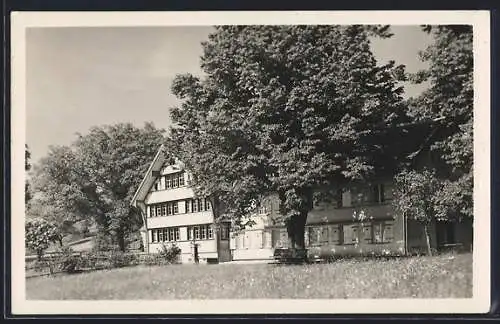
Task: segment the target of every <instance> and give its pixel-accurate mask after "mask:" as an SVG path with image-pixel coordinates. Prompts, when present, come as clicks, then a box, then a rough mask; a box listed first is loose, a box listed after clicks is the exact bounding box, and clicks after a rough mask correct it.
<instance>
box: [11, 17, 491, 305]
mask: <svg viewBox="0 0 500 324" xmlns="http://www.w3.org/2000/svg"><path fill="white" fill-rule="evenodd" d="M11 21H12V27H11V31H12V34H11V39H12V46H11V48H12V56H11V62H12V65H11V66H12V87H11V91H12V111H11V116H12V128H11V143H12V148H11V151H12V160H11V161H12V162H11V163H12V215H11V230H12V233H11V237H12V245H11V255H12V264H11V273H12V284H11V286H12V310H13V313H14V314H16V313H18V314H23V313H28V314H86V313H89V314H94V313H95V314H105V313H113V314H131V313H134V314H140V313H147V314H174V313H175V314H184V313H219V314H222V313H224V314H229V313H240V314H241V313H244V314H250V313H422V312H425V313H440V312H446V313H449V312H452V313H467V312H487V311H488V310H489V303H490V260H489V257H490V253H489V251H490V237H489V236H490V234H489V233H490V227H489V226H490V225H489V224H490V205H489V204H490V201H489V197H490V193H489V190H490V188H489V183H490V176H489V170H490V154H489V147H490V144H489V143H490V142H489V141H490V135H489V134H490V133H489V128H490V122H489V114H490V102H489V98H490V93H489V86H490V85H489V82H490V80H489V74H490V71H489V69H490V67H489V62H490V57H489V51H490V49H489V42H490V36H489V13H488V12H486V11H469V12H467V11H462V12H454V11H444V12H425V11H420V12H412V11H405V12H396V11H392V12H373V13H370V12H362V11H360V12H163V13H162V12H149V13H148V12H140V13H138V12H137V13H133V12H128V13H125V12H123V13H117V12H115V13H109V12H108V13H105V12H102V13H96V12H95V13H91V12H86V13H84V12H80V13H78V12H72V13H71V12H57V13H56V12H52V13H51V12H15V13H13V14H12V16H11ZM23 160H24V161H23ZM23 166H24V168H23Z"/></svg>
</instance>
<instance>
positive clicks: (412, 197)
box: [393, 169, 443, 255]
mask: <svg viewBox="0 0 500 324" xmlns="http://www.w3.org/2000/svg"><path fill="white" fill-rule="evenodd" d="M442 187H443V184H442V183H441V182H440V181H439V180H438V179H437V178H436V174H435V172H434V171H433V170H427V169H424V170H423V171H415V170H410V171H408V170H403V171H402V172H400V173H399V174H397V175H396V176H395V192H394V199H393V205H394V209H395V211H396V212H397V213H399V214H400V215H403V216H404V217H406V218H407V219H414V220H416V221H418V222H420V223H421V224H422V225H424V230H425V236H426V241H427V253H428V254H429V255H432V250H431V243H430V241H431V239H430V233H429V228H428V227H429V225H430V224H431V223H433V222H434V221H435V220H438V219H439V218H438V217H440V216H442V214H440V213H439V212H438V211H439V208H440V206H442V205H440V203H439V201H438V199H437V198H438V197H439V196H438V193H439V192H440V191H441V189H442Z"/></svg>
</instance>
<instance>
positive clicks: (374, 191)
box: [351, 184, 385, 206]
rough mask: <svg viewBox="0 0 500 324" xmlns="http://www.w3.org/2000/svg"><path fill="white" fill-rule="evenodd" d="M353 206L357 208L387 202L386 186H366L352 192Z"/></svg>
mask: <svg viewBox="0 0 500 324" xmlns="http://www.w3.org/2000/svg"><path fill="white" fill-rule="evenodd" d="M351 194H352V196H351V199H352V204H353V205H355V206H362V205H369V204H380V203H382V202H384V201H385V198H384V185H383V184H376V185H366V186H359V187H357V188H353V189H352V190H351Z"/></svg>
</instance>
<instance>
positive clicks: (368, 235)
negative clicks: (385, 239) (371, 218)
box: [362, 225, 373, 243]
mask: <svg viewBox="0 0 500 324" xmlns="http://www.w3.org/2000/svg"><path fill="white" fill-rule="evenodd" d="M362 236H363V242H364V243H372V242H373V237H372V226H371V225H365V226H363V232H362Z"/></svg>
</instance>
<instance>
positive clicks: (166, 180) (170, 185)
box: [165, 175, 172, 189]
mask: <svg viewBox="0 0 500 324" xmlns="http://www.w3.org/2000/svg"><path fill="white" fill-rule="evenodd" d="M165 187H166V188H167V189H170V188H172V180H171V179H170V177H169V176H168V175H167V176H165Z"/></svg>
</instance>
